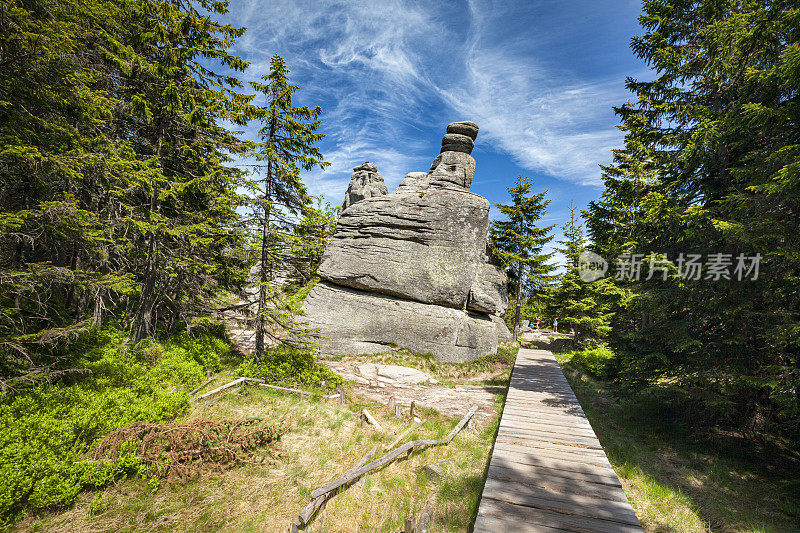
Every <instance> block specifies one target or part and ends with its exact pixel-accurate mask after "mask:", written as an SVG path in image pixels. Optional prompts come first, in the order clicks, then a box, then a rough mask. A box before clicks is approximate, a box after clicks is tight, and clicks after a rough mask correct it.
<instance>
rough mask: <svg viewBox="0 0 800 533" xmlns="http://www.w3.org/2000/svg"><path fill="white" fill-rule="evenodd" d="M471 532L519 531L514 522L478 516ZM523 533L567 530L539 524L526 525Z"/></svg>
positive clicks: (509, 532)
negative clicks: (527, 532)
mask: <svg viewBox="0 0 800 533" xmlns="http://www.w3.org/2000/svg"><path fill="white" fill-rule="evenodd" d="M473 531H474V532H475V533H482V532H484V531H486V532H488V533H517V532H518V531H519V523H518V522H516V521H511V522H509V521H508V520H505V519H503V518H501V517H497V516H489V515H479V516H478V518H477V520H475V529H474V530H473ZM525 531H530V532H531V533H564V531H567V530H564V529H561V528H555V527H548V526H543V525H541V524H528V527H526V528H525Z"/></svg>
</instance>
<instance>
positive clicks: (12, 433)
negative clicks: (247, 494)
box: [0, 327, 229, 527]
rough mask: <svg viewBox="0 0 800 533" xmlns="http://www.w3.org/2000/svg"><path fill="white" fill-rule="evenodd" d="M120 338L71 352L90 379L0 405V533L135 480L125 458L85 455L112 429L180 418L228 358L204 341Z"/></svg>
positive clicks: (88, 340) (105, 335)
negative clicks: (39, 512)
mask: <svg viewBox="0 0 800 533" xmlns="http://www.w3.org/2000/svg"><path fill="white" fill-rule="evenodd" d="M125 336H126V335H125V333H124V332H123V331H121V330H119V329H115V328H112V327H107V328H103V329H95V330H91V331H89V332H87V333H86V334H84V335H83V336H82V337H81V338H80V340H79V341H78V342H76V343H74V344H73V345H72V346H71V349H72V350H73V351H74V352H75V360H76V362H77V364H79V365H80V366H81V367H82V368H86V369H88V370H90V371H91V373H90V374H88V375H86V376H84V377H82V378H80V379H79V380H77V381H76V382H74V383H71V384H69V383H58V384H45V385H41V386H38V387H35V388H33V389H29V390H25V391H23V392H20V393H18V394H15V395H10V394H6V395H5V396H3V397H2V399H0V527H2V526H7V525H9V524H10V523H11V521H13V519H14V517H15V516H16V515H17V514H18V513H19V512H20V511H22V510H23V509H26V508H27V509H41V508H45V507H53V506H63V505H68V504H70V503H71V502H72V501H73V500H74V499H75V497H76V495H77V494H78V492H79V491H80V490H81V489H82V488H84V487H101V486H103V485H105V484H106V483H108V482H110V481H112V480H114V479H116V478H118V477H119V476H122V475H128V474H133V473H137V472H139V471H140V468H141V465H140V464H139V462H138V461H137V460H136V459H134V458H133V455H134V453H133V451H132V450H131V453H129V454H123V455H122V456H121V457H120V458H119V459H117V460H115V461H109V462H91V461H87V460H85V454H86V453H87V452H88V451H89V450H90V449H91V448H92V447H93V446H94V445H95V444H96V443H97V442H98V440H99V439H101V438H102V437H103V436H104V435H106V434H107V433H108V432H110V431H112V430H114V429H117V428H119V427H122V426H126V425H128V424H131V423H133V422H137V421H148V422H158V421H162V420H168V419H171V418H173V417H175V416H176V415H178V414H180V413H182V412H183V411H184V410H186V408H187V407H188V406H189V395H188V393H187V391H188V390H189V388H190V387H193V386H194V385H196V384H198V383H199V382H200V381H201V380H202V379H203V378H204V377H205V374H206V371H208V370H214V369H216V368H218V366H219V359H220V357H224V356H225V355H227V352H228V351H229V347H228V346H227V344H225V343H224V341H222V340H221V339H218V338H213V337H210V336H201V337H199V338H195V339H193V338H190V337H188V336H187V335H180V336H178V337H175V338H171V339H169V340H167V341H165V342H163V343H159V342H155V341H143V342H141V343H139V344H137V345H135V346H128V345H126V344H125V342H124V341H125ZM173 387H177V391H176V392H175V393H172V394H171V393H170V392H169V391H170V390H171V389H172V388H173Z"/></svg>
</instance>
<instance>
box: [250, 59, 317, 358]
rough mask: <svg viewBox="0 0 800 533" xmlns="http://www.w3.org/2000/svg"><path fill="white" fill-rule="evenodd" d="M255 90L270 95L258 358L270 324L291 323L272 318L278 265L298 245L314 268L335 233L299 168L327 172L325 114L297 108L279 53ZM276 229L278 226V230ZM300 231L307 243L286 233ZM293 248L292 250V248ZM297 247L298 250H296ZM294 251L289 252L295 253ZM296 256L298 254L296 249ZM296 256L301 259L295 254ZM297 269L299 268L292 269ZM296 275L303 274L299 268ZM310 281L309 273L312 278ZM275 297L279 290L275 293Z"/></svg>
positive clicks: (260, 197)
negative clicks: (323, 147)
mask: <svg viewBox="0 0 800 533" xmlns="http://www.w3.org/2000/svg"><path fill="white" fill-rule="evenodd" d="M250 85H251V86H252V87H253V88H254V89H255V90H256V91H258V92H259V93H261V94H263V95H264V96H265V99H266V102H265V104H264V106H263V107H256V108H255V112H254V116H255V118H257V119H258V120H259V121H260V122H261V124H262V127H261V129H260V130H259V132H258V133H259V136H260V137H261V140H262V142H261V143H259V144H258V146H257V148H258V150H257V151H256V152H255V155H256V157H257V158H258V160H259V161H265V162H266V164H261V165H258V167H257V168H258V170H259V171H261V170H263V171H264V172H263V176H262V177H260V178H258V179H257V181H255V182H253V191H254V192H255V199H254V202H253V203H254V207H255V214H256V218H259V217H260V224H259V227H260V228H261V239H259V242H260V252H261V253H260V257H261V263H260V273H259V274H260V276H259V282H260V286H259V298H258V316H257V322H256V343H255V344H256V346H255V353H256V358H260V357H262V356H263V355H264V349H265V343H264V339H265V336H266V334H267V326H268V322H276V321H280V322H284V324H282V325H283V326H284V327H285V322H286V320H281V319H280V318H277V319H276V318H275V317H272V316H270V309H271V308H272V307H274V306H271V305H269V304H268V302H267V300H268V297H269V294H268V292H270V287H268V283H269V281H271V279H272V272H273V269H274V268H276V267H277V266H279V265H287V264H290V263H289V262H288V261H287V257H286V255H285V254H284V252H285V250H286V248H289V247H291V248H296V247H297V246H298V245H299V246H300V247H301V248H305V247H306V244H307V245H308V248H306V249H303V250H302V252H301V253H302V255H309V256H310V257H311V265H310V266H311V267H312V268H310V269H309V270H312V271H313V269H315V268H316V265H315V263H314V261H315V260H317V259H316V258H317V256H320V257H321V250H320V247H321V246H324V241H326V240H327V236H326V233H327V231H329V230H330V229H331V228H330V218H331V214H332V213H331V209H330V206H327V207H322V206H321V205H319V206H318V209H314V208H313V207H312V200H311V197H310V196H309V195H308V191H307V190H306V187H305V185H304V184H303V183H302V182H301V181H300V169H304V170H311V169H312V168H314V167H319V168H320V169H324V168H325V167H326V166H328V165H329V164H330V163H327V162H326V161H325V160H324V158H323V156H322V153H321V152H320V150H319V147H317V146H315V145H316V143H318V142H319V141H320V140H322V139H323V138H324V137H325V135H324V134H322V133H316V130H317V128H319V126H320V120H319V116H320V115H321V114H322V109H321V108H320V107H314V108H310V107H308V106H300V107H298V106H294V105H293V104H292V98H293V96H294V93H295V91H297V89H299V87H297V86H296V85H292V84H290V83H289V69H288V68H287V66H286V63H285V62H284V60H283V58H282V57H281V56H279V55H278V54H275V55H273V56H272V59H271V60H270V72H269V73H268V74H264V75H263V76H261V81H251V82H250ZM298 213H302V214H303V221H301V224H300V225H295V224H293V223H292V222H290V221H289V219H288V218H287V216H286V215H287V214H292V215H297V214H298ZM273 226H275V227H273ZM293 226H295V227H297V229H298V230H299V231H300V236H301V239H302V238H303V237H306V238H308V241H309V242H308V243H306V242H303V241H302V240H301V241H300V242H298V241H297V240H296V239H291V237H290V239H288V240H289V241H290V242H291V244H289V243H287V242H285V241H286V240H287V239H286V238H285V237H284V236H283V235H281V230H283V233H289V234H291V233H293V232H292V231H286V229H287V227H289V228H291V227H293ZM287 244H288V246H287ZM292 245H294V246H292ZM291 248H290V249H291ZM292 252H295V253H296V252H298V250H296V249H293V250H292ZM291 257H292V258H294V257H297V256H296V255H295V254H291ZM292 266H294V265H292ZM295 270H298V271H300V272H302V271H301V270H299V269H298V268H296V267H295ZM309 277H310V274H309ZM272 292H274V291H272Z"/></svg>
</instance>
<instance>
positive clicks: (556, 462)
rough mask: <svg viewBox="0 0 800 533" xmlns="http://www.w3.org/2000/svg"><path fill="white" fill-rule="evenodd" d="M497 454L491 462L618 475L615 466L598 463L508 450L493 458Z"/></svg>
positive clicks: (581, 472)
mask: <svg viewBox="0 0 800 533" xmlns="http://www.w3.org/2000/svg"><path fill="white" fill-rule="evenodd" d="M495 456H497V461H496V462H494V461H493V462H492V463H490V464H498V465H501V466H504V465H506V464H515V465H520V466H521V465H528V466H542V467H546V468H551V469H553V470H561V471H564V472H574V473H578V474H592V475H597V476H616V473H615V472H614V469H613V468H607V467H601V466H597V465H589V464H581V463H576V462H575V461H564V460H563V459H555V458H552V457H536V456H535V455H533V454H529V453H514V452H510V451H508V450H498V453H497V454H494V453H493V454H492V459H494V457H495Z"/></svg>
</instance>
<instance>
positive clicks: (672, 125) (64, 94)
mask: <svg viewBox="0 0 800 533" xmlns="http://www.w3.org/2000/svg"><path fill="white" fill-rule="evenodd" d="M225 9H226V3H225V2H211V1H201V2H189V1H181V0H173V1H166V2H161V1H159V2H156V1H134V0H121V1H115V2H109V1H103V0H86V1H83V0H66V1H54V0H0V387H1V388H2V395H3V396H2V400H0V402H1V407H2V411H0V415H1V416H0V419H2V421H3V422H2V424H3V425H2V435H0V449H2V452H0V459H2V461H1V462H2V464H1V465H0V470H2V476H0V477H2V478H3V479H4V483H6V487H5V488H4V490H3V494H4V499H2V500H0V514H2V515H4V516H11V515H13V514H14V513H15V512H18V511H19V510H20V509H22V508H23V507H24V506H25V505H32V506H34V507H46V506H51V505H62V504H66V503H69V502H70V501H71V500H72V499H73V498H74V495H75V493H76V491H77V490H79V488H80V487H82V486H86V484H87V483H92V484H102V483H103V482H104V480H107V479H110V478H113V476H115V475H119V473H120V471H118V470H114V469H110V470H107V471H106V470H104V471H103V473H102V474H100V473H98V472H97V469H96V468H93V469H90V471H84V470H81V471H78V469H75V468H72V469H67V470H64V467H63V464H66V463H65V462H64V461H67V459H69V460H72V458H74V457H76V456H77V455H76V454H78V452H79V447H76V446H75V444H74V443H75V442H76V439H77V441H79V442H82V443H84V444H86V445H88V444H90V443H91V442H93V440H94V439H96V438H98V437H100V436H102V435H103V434H105V433H107V432H108V431H110V430H111V429H114V428H116V427H119V424H123V423H129V422H133V421H136V420H149V421H158V420H163V419H166V418H169V417H171V416H174V415H175V414H176V413H178V412H180V411H181V409H185V407H186V405H187V404H188V399H187V398H185V397H182V396H180V395H176V396H175V397H171V396H168V395H166V394H165V393H164V391H162V390H161V388H162V386H163V383H165V382H168V383H170V384H172V383H177V382H181V383H195V382H199V381H200V380H201V379H202V377H203V374H204V372H207V371H209V370H212V369H214V368H219V366H220V365H222V364H223V362H224V361H226V360H227V359H226V357H228V348H227V347H225V346H224V342H223V344H218V341H219V338H220V337H224V333H223V332H222V328H221V326H220V324H219V323H218V321H216V320H215V319H214V318H213V317H212V312H213V311H214V310H215V309H218V308H219V307H221V306H224V305H226V303H225V297H226V296H227V295H228V294H231V293H237V292H238V291H240V290H241V289H242V287H243V286H244V285H245V284H246V283H247V278H248V272H249V270H250V268H251V267H252V266H253V265H254V264H255V262H256V261H257V260H259V259H262V258H266V259H267V261H262V265H265V264H268V265H273V266H275V268H278V267H280V266H281V265H282V264H284V263H286V261H287V258H291V261H293V262H295V263H296V264H295V265H294V268H295V269H296V270H300V271H302V272H303V273H304V274H303V275H301V278H302V280H303V281H306V280H308V279H311V278H312V277H313V270H314V264H315V262H316V261H318V260H319V257H320V254H321V250H322V248H323V247H324V243H325V240H326V238H327V237H328V236H329V235H330V232H331V231H332V225H333V219H334V218H335V212H334V211H332V210H331V209H330V208H329V207H325V206H324V205H323V204H321V203H319V202H318V201H315V200H314V199H313V198H312V197H311V196H310V195H308V193H307V192H306V191H305V188H304V187H303V185H302V180H301V179H300V177H301V173H302V171H303V170H304V169H305V170H307V169H308V168H310V167H312V166H321V165H324V158H323V157H322V155H321V154H319V152H316V153H314V152H313V144H314V141H315V139H316V140H318V137H315V136H318V135H319V134H316V133H314V130H315V129H316V126H315V124H316V125H318V124H319V120H324V115H322V116H320V111H319V110H318V109H308V108H292V107H291V98H289V101H286V94H287V92H288V94H289V96H291V93H292V92H293V91H294V90H295V89H297V88H296V87H293V86H291V85H290V84H289V83H288V81H287V79H286V76H288V70H286V67H285V65H283V66H281V65H280V63H276V62H275V61H277V59H274V61H273V64H272V69H273V70H272V72H271V73H265V75H266V76H267V78H265V79H262V82H261V83H260V84H251V85H247V84H245V83H244V82H243V81H242V80H241V79H239V74H240V73H241V72H243V71H244V70H245V69H246V68H247V64H246V63H245V62H244V61H242V60H241V59H240V58H238V57H236V56H234V55H231V54H230V52H229V49H230V47H231V46H232V44H233V43H234V42H235V40H236V39H237V38H238V37H240V36H241V35H242V34H243V32H244V31H245V29H244V28H234V27H231V26H228V25H223V24H219V23H218V22H216V21H215V16H216V15H219V14H221V13H224V12H225ZM641 24H642V28H643V32H642V35H640V36H638V37H634V38H633V40H632V49H633V52H634V53H635V54H636V55H638V56H639V57H641V58H643V59H644V60H645V61H647V62H648V64H649V65H650V67H651V71H650V73H651V75H652V76H651V78H652V79H648V80H647V81H643V80H634V79H629V80H628V82H627V84H628V87H629V89H630V90H631V92H632V96H631V99H630V100H629V101H628V102H627V103H621V105H620V107H618V108H617V109H616V111H617V113H618V115H619V117H620V120H621V127H622V129H623V131H624V132H625V135H626V136H625V146H624V147H623V148H622V149H620V150H617V151H615V153H614V161H613V163H612V164H610V165H608V166H606V167H603V178H604V182H605V187H604V190H603V192H602V194H601V196H600V198H599V199H598V200H596V201H595V202H592V203H591V204H590V205H589V206H588V207H587V209H586V210H585V211H584V212H583V213H580V212H579V211H578V210H577V208H576V209H573V211H572V217H571V220H570V221H569V222H568V223H567V225H566V226H565V228H564V235H565V238H564V240H563V242H560V243H558V249H559V250H560V251H561V253H562V254H563V255H564V256H565V257H566V258H567V264H566V265H565V267H564V270H563V272H556V271H555V270H554V269H553V268H552V267H550V266H548V264H549V262H550V258H549V256H548V255H547V254H545V253H544V251H543V246H544V244H545V243H547V242H549V240H548V239H547V235H548V234H549V233H550V232H551V230H552V227H541V226H539V225H538V224H539V222H538V221H539V219H540V218H541V215H542V214H543V213H544V212H545V211H546V207H547V205H546V195H544V196H542V195H541V193H534V192H533V191H534V189H533V188H532V187H531V186H528V187H527V188H526V187H525V181H524V180H523V179H520V181H518V182H517V184H516V185H514V186H513V187H511V188H510V189H509V192H510V193H511V203H510V204H509V211H508V212H507V213H505V215H506V219H505V220H500V221H497V223H496V224H495V226H494V228H495V229H494V231H493V237H494V240H495V247H496V249H497V250H498V255H499V258H500V259H501V260H505V261H506V264H507V265H508V267H509V275H510V278H511V282H510V287H509V289H510V291H509V292H510V293H511V294H512V295H517V296H516V298H515V301H516V302H519V304H520V305H519V309H520V313H519V315H520V316H521V318H527V319H529V320H531V319H534V318H535V317H536V316H542V317H543V318H544V319H545V320H546V322H545V324H547V323H548V322H549V321H551V320H552V318H554V317H557V318H558V319H559V322H560V329H562V331H568V330H569V328H574V329H575V331H576V334H577V337H578V339H579V340H581V341H583V342H585V343H586V344H587V345H589V347H590V348H593V347H595V346H596V345H597V344H602V345H603V346H604V348H605V349H604V351H603V352H602V357H601V359H602V361H599V363H598V364H600V365H601V367H602V369H601V370H600V371H601V372H602V374H603V376H605V377H606V378H608V379H609V380H610V381H612V382H613V383H614V384H615V385H616V387H617V388H616V389H615V393H617V394H620V395H626V396H628V397H635V396H636V395H637V394H647V395H648V396H649V397H655V398H657V399H658V401H660V402H662V403H663V405H664V408H665V411H667V412H670V413H674V416H675V417H678V418H681V419H682V420H685V423H687V424H689V425H691V426H697V427H703V426H714V427H722V428H726V429H731V430H734V431H740V432H743V433H744V434H746V435H747V436H748V438H751V439H767V438H772V437H780V438H785V439H788V440H789V441H790V442H794V443H795V444H796V443H797V442H798V440H800V439H798V432H799V431H800V390H798V385H799V384H800V361H798V357H800V255H798V254H800V242H798V241H800V232H799V231H798V229H799V228H798V223H799V222H800V213H798V209H800V126H799V125H798V117H799V116H800V92H798V89H799V87H798V85H799V84H800V35H798V34H799V33H800V8H798V7H797V6H795V5H793V4H792V3H791V2H784V1H754V2H741V1H723V2H718V1H714V2H711V1H704V2H689V1H676V0H658V1H657V0H646V1H645V2H643V14H642V17H641ZM278 59H279V58H278ZM214 69H217V70H218V71H215V70H214ZM281 69H284V71H283V72H284V78H283V79H282V80H278V83H277V84H276V78H275V72H279V71H280V70H281ZM270 74H272V75H273V77H272V78H269V75H270ZM256 93H258V94H262V95H264V96H265V97H266V102H267V104H266V105H264V104H262V105H259V104H258V103H257V99H256V97H255V94H256ZM282 99H283V100H282ZM270 102H271V103H272V104H273V106H272V107H270V104H269V103H270ZM281 117H282V118H281ZM279 119H280V120H283V122H282V124H283V125H284V126H285V130H284V131H285V136H284V137H283V138H282V139H281V140H280V142H278V139H277V137H276V135H277V133H276V132H277V131H278V129H276V128H275V126H276V121H277V120H279ZM251 121H258V122H259V123H261V125H262V126H263V128H265V129H262V137H263V138H262V139H261V142H258V143H256V142H252V141H248V140H245V139H243V138H242V137H241V135H240V133H237V131H236V129H237V128H242V127H243V126H244V125H245V124H247V123H248V122H251ZM271 125H272V127H273V129H272V130H270V126H271ZM270 131H272V133H271V134H270ZM298 139H300V140H298ZM241 157H253V158H256V159H258V160H259V162H261V163H263V165H260V168H259V169H258V171H257V172H256V171H252V172H251V171H248V170H246V169H243V168H242V167H237V166H235V165H234V162H235V160H236V159H237V158H241ZM271 165H272V166H271ZM537 195H539V196H537ZM531 198H534V201H530V199H531ZM515 217H517V218H515ZM514 221H516V222H518V225H517V226H516V228H515V227H513V226H514V225H513V224H510V225H509V224H506V225H505V226H504V225H503V223H504V222H512V223H513V222H514ZM509 231H510V232H511V233H509ZM515 235H516V236H515ZM523 237H524V239H523ZM504 239H505V243H504ZM520 242H525V243H527V244H526V245H525V246H523V247H520V246H519V243H520ZM509 243H510V244H509ZM515 243H516V244H515ZM264 244H266V245H264ZM515 246H516V248H515ZM585 250H591V251H593V252H595V253H597V254H599V255H600V256H602V257H604V258H606V259H607V260H613V258H614V257H616V256H619V255H620V254H628V255H634V254H639V256H640V257H641V258H642V259H643V266H642V271H643V272H644V273H645V276H642V279H640V280H634V279H614V277H613V276H612V275H611V274H613V265H612V267H611V269H612V270H610V271H609V274H610V275H609V276H607V277H606V278H603V279H601V280H598V281H595V282H592V283H586V282H584V281H582V280H581V279H580V275H579V271H578V269H579V262H580V254H581V252H583V251H585ZM740 253H744V254H747V255H754V254H756V253H759V254H761V256H762V258H761V262H760V269H759V275H758V278H757V279H754V280H753V279H748V280H738V279H736V276H735V275H733V276H729V278H730V279H726V278H725V277H721V278H720V279H716V280H711V279H700V280H686V279H684V278H682V277H681V276H679V275H678V274H679V273H680V272H679V269H680V266H681V265H680V264H679V263H678V262H677V258H678V257H679V256H680V254H685V255H688V254H699V255H701V256H704V257H705V256H708V255H709V254H727V255H726V257H727V256H730V258H732V259H735V257H736V256H737V255H738V254H740ZM651 258H652V259H651ZM651 260H652V262H651ZM655 262H658V263H659V265H660V266H661V267H662V269H661V270H659V272H658V275H654V276H652V277H651V279H644V278H646V277H647V276H646V274H647V273H648V268H649V267H650V266H651V265H652V264H655ZM519 265H525V266H524V267H523V268H522V269H519V268H516V267H518V266H519ZM731 271H732V270H731ZM662 272H666V274H665V275H664V276H663V277H662V275H661V274H662ZM260 274H261V281H262V282H265V280H266V278H265V277H264V276H265V275H266V274H265V272H264V269H263V268H262V272H261V273H260ZM520 280H521V282H520ZM267 281H268V280H267ZM263 286H265V285H264V283H262V287H263ZM518 288H519V290H517V289H518ZM262 292H263V291H262ZM262 296H263V299H264V301H263V302H262V304H264V305H263V306H264V307H266V298H267V296H268V295H267V293H264V294H263V295H262ZM291 310H292V309H291V307H290V308H288V310H287V312H291ZM516 310H517V306H516V305H512V306H511V307H510V308H509V313H511V314H512V315H514V314H516ZM261 316H263V315H261ZM273 318H274V319H275V320H278V321H280V320H283V319H284V316H283V315H281V316H277V317H273ZM511 318H512V319H513V318H517V317H516V316H514V317H511ZM512 325H513V322H512ZM264 329H268V328H264ZM109 347H111V348H109ZM262 349H263V348H262ZM265 352H270V351H269V350H265ZM209 353H212V354H216V355H208V354H209ZM307 355H308V354H304V353H301V352H298V351H296V350H294V351H293V350H291V349H281V350H278V351H273V352H270V353H268V354H266V355H265V358H266V359H269V360H270V361H273V362H278V361H280V360H281V358H283V359H284V360H286V361H289V363H290V364H289V367H291V368H293V369H297V370H298V372H303V371H306V372H307V375H314V372H316V371H317V370H315V368H314V367H313V363H312V362H309V361H310V360H309V358H308V357H307ZM239 363H241V361H237V362H236V364H239ZM276 364H277V363H276ZM309 369H311V370H309ZM309 372H310V374H308V373H309ZM312 381H316V382H319V381H322V379H321V378H316V379H312ZM100 399H102V401H104V402H106V405H111V404H113V405H114V406H115V407H114V409H107V410H106V411H103V412H100V411H96V410H95V411H91V410H89V411H82V410H78V406H80V409H84V408H85V406H87V405H91V404H94V403H96V402H99V403H102V402H101V401H100ZM87 409H88V408H87ZM41 412H52V413H54V415H53V417H54V418H55V417H60V418H64V417H67V418H68V419H69V418H70V417H74V418H75V420H74V421H73V422H74V423H72V425H71V426H69V427H63V426H62V425H56V424H55V423H54V422H53V421H52V420H51V421H48V422H42V420H40V419H39V418H37V416H38V415H36V416H35V414H36V413H41ZM122 413H124V415H123V414H122ZM26 417H27V418H26ZM20 420H24V421H25V422H24V424H21V423H20V422H19V421H20ZM90 420H93V422H89V421H90ZM32 434H34V435H40V436H39V437H36V438H34V439H31V438H29V437H24V436H25V435H32ZM55 434H57V435H59V437H58V438H54V437H53V435H55ZM32 441H36V442H32ZM53 443H55V444H53ZM54 445H59V446H63V447H64V448H69V449H70V451H69V453H66V452H65V454H64V455H63V456H60V457H61V458H60V459H53V460H52V461H49V460H48V461H49V462H47V461H44V459H42V458H41V455H42V453H43V451H45V450H49V449H51V448H50V447H52V446H54ZM25 461H27V462H25ZM43 461H44V463H46V464H43ZM58 461H62V462H58ZM22 463H25V464H26V465H28V466H25V468H22V467H20V465H21V464H22ZM115 468H116V467H115ZM88 480H91V481H88ZM45 487H47V488H45Z"/></svg>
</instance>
